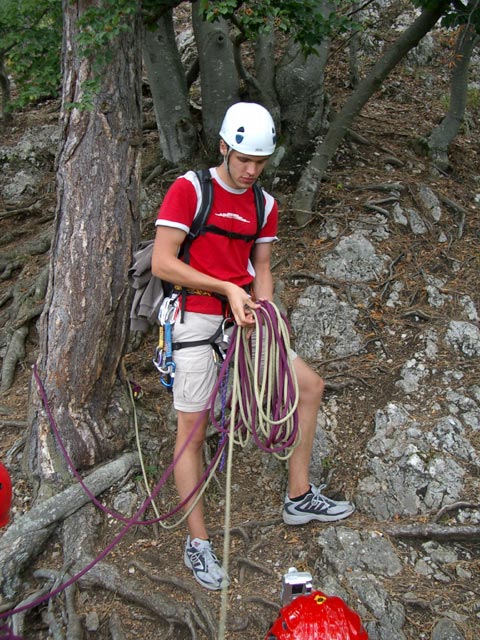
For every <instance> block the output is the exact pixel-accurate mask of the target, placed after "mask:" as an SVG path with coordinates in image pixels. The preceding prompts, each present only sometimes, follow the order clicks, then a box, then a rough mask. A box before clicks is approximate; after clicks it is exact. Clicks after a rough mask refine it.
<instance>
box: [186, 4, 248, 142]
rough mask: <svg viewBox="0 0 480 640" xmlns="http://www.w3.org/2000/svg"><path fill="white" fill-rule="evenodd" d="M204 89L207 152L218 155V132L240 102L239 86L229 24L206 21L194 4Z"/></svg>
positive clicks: (204, 130) (204, 133) (204, 132)
mask: <svg viewBox="0 0 480 640" xmlns="http://www.w3.org/2000/svg"><path fill="white" fill-rule="evenodd" d="M192 18H193V30H194V33H195V39H196V42H197V48H198V57H199V62H200V76H201V86H202V118H203V138H204V142H205V146H206V148H207V151H208V152H209V153H210V154H213V153H215V152H217V151H218V132H219V130H220V125H221V123H222V119H223V116H224V115H225V111H226V110H227V109H228V107H229V106H230V105H231V104H233V103H234V102H238V100H239V99H240V96H239V82H238V74H237V71H236V68H235V62H234V55H233V44H232V41H231V40H230V35H229V28H228V24H227V23H226V22H225V20H223V19H220V20H218V21H216V22H214V23H209V22H206V21H205V20H203V18H202V14H201V10H200V2H198V0H197V1H196V2H193V3H192Z"/></svg>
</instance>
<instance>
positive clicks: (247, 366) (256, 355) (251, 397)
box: [0, 301, 299, 640]
mask: <svg viewBox="0 0 480 640" xmlns="http://www.w3.org/2000/svg"><path fill="white" fill-rule="evenodd" d="M254 315H255V331H254V332H252V330H250V329H245V328H239V327H237V326H236V325H235V326H234V329H233V333H232V336H231V339H230V344H229V348H228V351H227V354H226V357H225V361H224V362H223V365H222V368H221V370H220V373H219V376H218V380H217V383H216V385H215V387H214V390H213V392H212V395H211V398H210V402H209V405H208V407H207V408H206V411H209V413H210V418H211V422H212V424H213V426H214V427H215V428H216V429H217V430H218V432H219V433H221V435H222V437H221V440H220V444H219V447H218V449H217V451H216V453H215V455H214V456H213V459H212V461H211V463H210V464H209V465H208V467H207V468H206V470H205V473H204V474H203V476H202V478H201V480H200V483H199V486H197V487H196V488H194V489H193V490H192V492H191V494H190V495H189V496H187V497H186V498H185V499H184V500H183V501H181V502H180V503H179V504H178V505H177V507H175V508H174V509H173V510H172V511H171V512H170V513H168V514H165V515H163V516H160V515H159V513H158V510H157V509H156V507H155V504H154V499H155V497H156V496H157V495H158V493H159V491H160V489H161V488H162V486H163V485H164V484H165V482H166V480H167V478H168V477H169V476H170V475H171V473H172V472H173V468H174V466H175V464H176V462H177V460H178V459H179V457H180V456H181V455H182V453H183V451H184V449H185V448H186V447H187V446H188V444H189V442H190V439H191V437H193V435H194V431H195V430H194V431H193V432H192V434H191V435H190V438H189V439H188V440H187V441H186V442H185V443H184V446H183V447H182V450H181V451H180V452H179V453H178V455H177V456H176V457H175V458H174V460H173V461H172V463H171V465H170V466H169V467H168V468H167V470H166V471H165V473H164V474H163V476H162V478H161V479H160V481H159V482H158V483H157V485H156V486H155V488H154V489H153V491H151V490H150V487H149V485H148V481H147V475H146V470H145V466H144V463H143V456H142V453H141V447H140V446H139V445H138V443H139V433H138V421H137V416H136V412H135V411H134V417H135V429H136V434H137V445H138V450H139V455H140V460H141V465H142V472H143V477H144V482H145V487H146V490H147V493H148V498H147V499H146V500H145V502H144V503H143V505H142V506H141V507H140V508H139V509H138V511H137V512H136V513H135V514H134V516H133V517H132V518H126V517H125V516H123V515H122V514H119V513H117V512H115V511H112V510H111V509H109V508H107V507H106V506H105V505H103V504H101V503H100V502H99V501H98V500H97V498H96V496H94V495H93V493H92V492H91V491H90V490H89V489H88V487H87V485H86V484H85V483H84V481H83V479H82V477H81V476H80V474H79V473H78V471H77V470H76V469H75V466H74V465H73V462H72V460H71V458H70V456H69V455H68V452H67V450H66V447H65V445H64V443H63V441H62V438H61V436H60V433H59V430H58V427H57V425H56V422H55V419H54V417H53V414H52V412H51V410H50V407H49V404H48V399H47V397H46V393H45V389H44V387H43V384H42V382H41V380H40V377H39V375H38V372H37V369H36V366H34V367H33V374H34V378H35V380H36V382H37V385H38V388H39V390H40V395H41V397H42V401H43V404H44V408H45V410H46V412H47V415H48V418H49V422H50V425H51V428H52V430H53V432H54V434H55V437H56V440H57V444H58V445H59V447H60V449H61V450H62V453H63V455H64V457H65V459H66V461H67V463H68V465H69V467H70V469H71V470H72V473H73V474H74V476H75V477H76V479H77V480H78V482H79V483H80V485H81V486H82V488H83V489H84V491H85V492H86V494H87V495H88V496H89V498H90V499H91V501H92V502H93V503H94V504H95V505H96V506H97V507H98V508H100V509H101V510H102V511H104V512H105V513H108V514H109V515H110V516H112V517H114V518H115V519H116V520H119V521H121V522H123V523H124V524H125V525H126V526H125V527H124V528H123V529H122V530H121V531H120V533H119V534H118V535H117V536H115V538H114V540H112V541H111V543H110V544H109V545H107V547H106V548H105V549H104V550H103V551H102V552H101V553H100V554H99V555H98V556H97V557H96V558H95V559H94V560H93V561H91V562H90V563H89V564H88V565H87V566H86V567H84V568H83V569H82V570H81V571H79V573H77V574H76V575H75V576H73V577H72V578H71V579H70V580H68V581H67V582H66V583H64V584H62V585H60V586H59V587H57V588H56V589H54V590H53V591H52V592H51V593H49V594H45V595H44V596H43V597H41V598H38V599H37V600H35V602H33V603H29V604H28V605H24V606H22V607H19V608H17V609H16V610H11V611H6V612H3V613H1V614H0V620H1V619H5V618H8V617H10V616H11V615H13V614H15V613H20V612H21V611H25V610H27V609H31V608H33V607H35V606H38V605H39V604H41V603H42V602H44V601H46V600H47V599H49V598H51V597H52V596H54V595H58V594H59V593H61V592H62V591H63V590H64V589H65V588H66V587H67V586H70V585H71V584H73V583H74V582H75V581H76V580H78V579H79V578H80V577H81V576H83V575H84V574H85V573H87V572H88V571H89V569H91V568H92V567H93V566H94V565H95V564H96V563H97V562H99V561H100V560H101V559H103V558H104V557H105V556H106V555H108V554H109V553H110V551H111V550H112V549H113V548H114V547H115V546H116V545H117V544H118V543H119V542H120V540H121V539H122V538H123V537H124V536H125V534H126V533H127V531H128V530H129V529H130V528H131V527H132V526H135V525H142V526H144V525H148V524H154V523H158V522H160V523H161V524H162V526H165V522H164V521H165V520H166V519H167V518H169V517H171V516H172V515H174V514H176V513H178V512H179V511H180V510H181V509H182V508H183V507H184V506H185V504H187V503H188V502H189V500H190V499H191V498H192V496H193V495H195V499H194V502H193V504H192V505H190V507H189V510H188V511H187V512H186V513H184V515H183V517H182V518H181V519H180V521H177V522H176V523H175V524H174V525H172V526H177V525H178V524H179V522H181V521H182V520H184V519H185V518H186V517H188V514H189V512H190V511H191V509H192V508H193V507H194V506H195V504H196V503H197V502H198V500H200V498H201V496H202V494H203V492H204V491H205V490H206V488H207V486H208V484H209V482H210V481H211V479H212V478H213V475H214V473H215V471H216V469H217V468H218V466H219V464H220V463H221V457H222V456H221V454H222V452H223V451H224V448H225V446H226V444H227V441H228V454H227V475H226V503H225V536H224V551H223V564H224V567H225V570H226V571H227V573H228V565H229V549H230V522H231V478H232V461H233V447H234V444H236V443H238V444H240V445H241V446H245V445H246V444H247V442H248V441H249V439H250V437H252V438H253V440H254V442H255V443H256V444H257V445H258V446H259V448H260V449H261V450H262V451H265V452H269V453H272V454H274V455H276V456H277V457H279V458H280V459H283V460H285V459H287V458H288V457H289V456H290V455H291V453H292V451H293V448H294V447H295V446H296V444H297V443H298V441H299V431H298V420H297V412H296V408H297V405H298V384H297V380H296V377H295V373H294V370H293V367H292V362H291V355H290V337H289V329H288V325H287V323H286V320H285V319H284V317H283V316H282V314H281V313H280V312H279V310H278V309H277V307H276V306H275V305H274V304H273V303H270V302H267V301H262V302H261V303H260V306H259V308H258V309H256V310H254ZM232 365H233V366H232ZM230 371H232V372H233V373H232V382H231V391H230V395H229V396H228V397H227V396H226V389H227V385H228V382H229V375H230ZM129 390H130V396H131V399H132V403H133V404H134V400H133V391H132V389H131V387H130V385H129ZM219 397H220V399H221V402H222V416H223V417H222V419H221V421H218V420H217V418H216V416H215V406H216V404H217V398H219ZM228 414H229V416H228ZM228 417H229V420H228V422H229V426H228V427H227V426H226V423H227V418H228ZM199 424H200V421H199ZM150 505H152V507H153V508H154V510H155V514H156V516H157V517H156V518H155V519H151V520H141V518H142V516H143V515H144V514H145V512H146V510H147V509H148V507H149V506H150ZM227 602H228V600H227V586H226V585H224V586H223V588H222V602H221V612H220V622H219V640H223V638H224V637H225V629H226V617H227ZM4 629H5V628H4V627H2V629H1V630H2V632H3V631H4ZM7 629H8V627H7ZM7 633H8V632H7Z"/></svg>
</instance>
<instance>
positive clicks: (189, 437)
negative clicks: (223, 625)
mask: <svg viewBox="0 0 480 640" xmlns="http://www.w3.org/2000/svg"><path fill="white" fill-rule="evenodd" d="M207 421H208V414H207V415H205V412H192V413H188V412H184V411H179V412H178V419H177V440H176V443H175V457H176V456H179V457H178V459H176V462H175V468H174V475H175V484H176V486H177V491H178V494H179V497H180V500H182V502H183V500H186V499H187V498H188V496H190V495H191V494H192V492H194V491H195V489H199V488H200V487H199V484H200V481H201V478H202V476H203V472H204V464H203V443H204V441H205V432H206V427H207ZM195 495H196V492H195V493H194V495H193V496H192V497H191V498H189V499H188V501H187V503H186V504H185V507H184V508H185V509H188V507H189V506H190V505H191V504H192V502H194V499H195ZM187 523H188V530H189V534H190V535H189V536H188V538H187V542H186V545H185V552H184V562H185V564H186V566H187V567H188V568H189V569H192V571H193V575H194V577H195V579H196V580H197V582H199V583H200V584H201V585H202V586H204V587H206V588H207V589H211V590H213V591H215V590H217V589H221V588H222V585H223V583H224V582H225V581H226V582H227V583H228V576H227V574H226V572H225V570H224V569H223V567H222V565H221V564H220V562H219V561H218V558H217V556H216V555H215V553H214V552H213V549H212V547H211V545H210V540H209V539H208V532H207V528H206V526H205V518H204V513H203V497H202V498H200V500H199V501H198V502H197V503H196V505H195V506H194V507H193V509H192V511H191V513H190V514H189V516H188V519H187Z"/></svg>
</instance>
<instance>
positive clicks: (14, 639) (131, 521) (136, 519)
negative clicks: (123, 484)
mask: <svg viewBox="0 0 480 640" xmlns="http://www.w3.org/2000/svg"><path fill="white" fill-rule="evenodd" d="M33 375H34V377H35V380H36V382H37V384H38V387H39V390H40V396H41V398H42V402H43V404H44V408H45V411H46V412H47V415H48V418H49V422H50V426H51V427H52V430H53V432H54V434H55V437H56V438H57V443H58V445H59V446H60V449H61V451H62V453H63V454H64V456H65V458H66V460H67V463H68V465H69V466H70V468H71V469H72V471H73V473H74V475H75V477H76V478H77V479H78V481H79V483H80V485H81V486H82V488H83V490H84V491H85V493H86V494H87V495H88V496H89V498H90V499H91V500H92V502H93V503H94V504H95V505H96V506H97V507H98V508H99V509H101V510H102V511H103V512H104V513H108V514H111V515H112V514H114V517H115V516H116V515H120V514H116V513H115V512H112V511H111V510H110V509H108V508H107V507H105V506H104V505H102V504H101V503H100V502H99V501H98V500H97V499H96V497H95V496H94V495H93V494H92V492H91V491H90V490H89V489H88V487H87V486H86V485H85V483H84V482H83V479H82V478H81V476H80V474H79V473H78V471H77V470H76V469H75V467H74V465H73V462H72V460H71V458H70V456H69V455H68V452H67V451H66V448H65V445H64V443H63V441H62V438H61V436H60V433H59V431H58V427H57V424H56V422H55V419H54V417H53V414H52V412H51V409H50V406H49V403H48V399H47V396H46V392H45V388H44V386H43V384H42V381H41V380H40V377H39V375H38V372H37V368H36V365H34V366H33ZM203 415H204V414H202V415H201V416H200V417H199V420H198V422H197V424H196V425H195V427H194V428H193V429H192V433H191V434H190V435H189V437H188V438H187V439H186V441H185V443H184V444H183V446H182V448H181V449H180V451H179V452H178V454H177V455H176V456H175V457H174V459H173V461H172V462H171V464H170V465H169V466H168V467H167V469H166V471H165V473H164V474H163V476H162V477H161V478H160V480H159V482H158V483H157V485H156V486H155V488H154V490H153V491H152V493H151V495H150V496H148V497H147V498H146V500H145V501H144V503H143V504H142V506H141V507H140V508H139V509H138V511H137V512H136V513H135V515H134V516H133V517H132V518H125V517H124V516H121V518H120V517H118V518H117V519H118V520H122V521H123V522H124V523H125V525H126V526H125V527H124V528H123V529H122V530H121V531H120V532H119V533H118V534H117V535H116V536H115V538H114V539H113V540H112V541H111V542H110V543H109V544H108V545H107V546H106V547H105V549H103V551H101V552H100V553H99V554H98V556H97V557H96V558H94V559H93V560H92V561H91V562H89V563H88V564H87V565H86V566H85V567H84V568H83V569H81V570H80V571H79V572H78V573H76V574H75V575H74V576H72V577H71V578H70V579H69V580H67V582H64V583H63V584H61V585H59V586H58V587H57V588H56V589H54V590H53V591H50V592H49V593H46V594H44V595H43V596H39V597H38V598H37V599H36V600H34V601H33V602H29V603H28V604H25V605H23V606H21V607H17V608H15V609H10V610H8V611H4V612H3V613H0V620H4V619H6V618H10V617H11V616H12V615H15V614H17V613H22V612H23V611H29V610H31V609H34V608H35V607H38V606H39V605H40V604H43V603H44V602H46V601H47V600H49V599H50V598H53V597H55V596H57V595H58V594H59V593H62V592H63V591H64V590H65V589H67V588H68V587H69V586H71V585H72V584H74V583H75V582H77V580H79V579H80V578H81V577H82V576H84V575H85V574H86V573H88V571H90V569H91V568H92V567H94V566H95V565H96V564H98V563H99V562H100V561H101V560H103V559H104V558H105V557H106V556H107V555H108V554H109V553H110V551H112V549H113V548H114V547H115V546H116V545H117V544H118V543H119V542H120V541H121V540H122V538H123V537H124V536H125V535H126V534H127V533H128V531H129V530H130V529H131V528H132V527H133V526H136V525H146V524H153V523H156V522H160V521H161V520H166V519H167V518H169V517H170V516H172V515H174V514H176V513H177V512H178V511H179V510H180V509H181V508H182V507H183V506H185V504H186V503H187V502H188V501H189V500H190V499H191V498H192V497H193V496H194V494H195V493H196V492H197V491H198V489H199V488H200V486H201V485H202V484H203V482H204V481H205V479H206V478H207V476H208V475H209V473H210V471H211V469H212V468H213V467H214V466H215V464H216V462H217V459H218V457H219V456H220V455H221V454H222V451H223V448H224V446H225V444H223V445H220V444H219V447H218V449H217V451H216V452H215V455H214V456H213V458H212V461H211V463H210V465H208V467H207V469H206V470H205V473H204V474H203V476H202V478H201V479H200V482H199V483H198V485H197V486H196V487H195V488H194V489H193V490H192V492H191V493H190V494H189V495H188V496H187V497H186V498H185V499H184V500H183V501H181V502H180V503H179V504H178V505H177V506H176V507H175V508H174V509H172V510H171V511H170V512H169V513H167V514H166V515H164V516H161V517H160V518H156V519H155V520H140V518H141V516H142V515H143V514H144V513H145V511H146V510H147V509H148V507H149V506H150V504H151V503H152V502H153V500H154V499H155V498H156V496H157V495H158V493H159V491H160V489H161V488H162V487H163V485H164V484H165V483H166V481H167V479H168V478H169V477H170V475H171V474H172V473H173V469H174V467H175V464H176V463H177V461H178V459H179V458H180V456H181V455H182V454H183V452H184V450H185V449H186V447H187V446H188V444H189V442H190V440H191V439H192V438H193V436H194V434H195V431H196V430H197V428H199V426H200V424H201V421H202V417H203ZM4 632H5V633H7V634H8V635H6V636H3V635H2V634H3V633H4ZM0 637H2V638H3V637H5V638H7V639H8V640H22V638H19V637H18V636H14V635H12V631H11V629H10V628H9V627H8V625H2V626H0Z"/></svg>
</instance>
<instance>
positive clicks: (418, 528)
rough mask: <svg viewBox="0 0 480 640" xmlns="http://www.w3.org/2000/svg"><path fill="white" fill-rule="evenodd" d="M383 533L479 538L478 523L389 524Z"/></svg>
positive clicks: (408, 536) (410, 536)
mask: <svg viewBox="0 0 480 640" xmlns="http://www.w3.org/2000/svg"><path fill="white" fill-rule="evenodd" d="M385 533H387V534H388V535H389V536H392V537H393V538H424V539H429V540H450V541H453V540H471V541H472V542H478V540H479V539H480V525H454V526H443V525H440V524H408V525H391V526H389V527H387V528H386V529H385Z"/></svg>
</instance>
